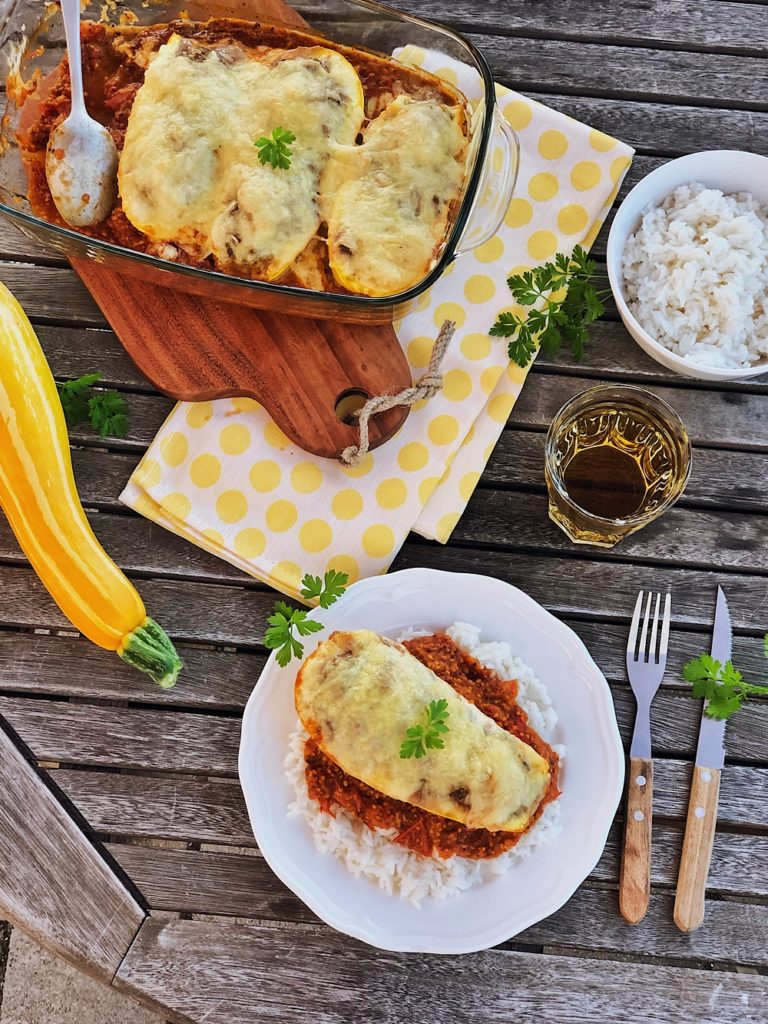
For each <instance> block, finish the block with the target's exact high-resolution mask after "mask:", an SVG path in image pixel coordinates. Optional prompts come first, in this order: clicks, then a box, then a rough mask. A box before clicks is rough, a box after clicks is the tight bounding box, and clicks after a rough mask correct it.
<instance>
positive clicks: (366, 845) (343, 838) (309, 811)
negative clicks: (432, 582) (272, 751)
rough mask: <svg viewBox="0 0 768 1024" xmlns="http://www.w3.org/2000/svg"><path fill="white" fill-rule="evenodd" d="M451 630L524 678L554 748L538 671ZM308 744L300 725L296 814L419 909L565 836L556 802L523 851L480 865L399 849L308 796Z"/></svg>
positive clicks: (467, 632) (460, 629)
mask: <svg viewBox="0 0 768 1024" xmlns="http://www.w3.org/2000/svg"><path fill="white" fill-rule="evenodd" d="M446 632H447V633H448V636H450V637H451V639H452V640H453V641H454V643H456V644H458V645H459V647H461V648H463V649H464V650H465V651H467V653H469V654H472V655H474V657H476V658H477V659H478V661H481V662H482V663H483V664H484V665H486V666H487V667H488V668H490V669H491V670H492V671H494V672H496V673H497V674H498V675H499V676H500V677H501V678H502V679H517V681H518V685H519V689H518V701H519V703H520V706H521V707H522V708H523V710H524V711H525V712H526V713H527V715H528V721H529V722H530V724H531V726H532V728H534V729H535V730H536V732H538V733H539V735H541V736H542V737H543V738H544V739H545V740H547V741H549V742H550V743H551V738H552V735H553V733H554V729H555V726H556V725H557V715H556V713H555V710H554V708H553V707H552V702H551V700H550V698H549V694H548V693H547V690H546V687H545V686H544V684H543V683H542V682H541V681H540V680H539V679H538V678H537V677H536V675H535V674H534V672H533V670H532V669H531V668H530V667H529V666H528V665H526V664H525V663H524V662H522V661H521V660H520V659H519V658H516V657H514V656H513V654H512V651H511V650H510V647H509V644H506V643H499V642H490V643H482V642H481V641H480V629H479V628H478V627H477V626H470V625H468V624H467V623H465V622H456V623H454V625H453V626H451V627H450V629H448V630H446ZM426 635H427V634H426V633H424V632H423V631H422V632H417V631H413V630H409V631H408V632H407V633H405V634H403V635H402V636H400V637H398V639H399V640H408V639H411V638H412V637H414V636H426ZM306 739H307V734H306V732H305V731H304V729H303V727H302V726H301V725H299V727H298V728H297V729H296V731H295V732H294V733H293V735H292V736H291V739H290V743H289V751H288V756H287V758H286V760H285V770H286V775H287V776H288V779H289V781H290V783H291V785H292V787H293V790H294V792H295V795H296V799H295V800H294V802H293V803H292V804H291V805H290V807H289V809H288V813H289V814H290V815H291V816H300V817H302V818H303V819H304V820H305V821H306V822H307V824H308V825H309V828H310V830H311V832H312V837H313V839H314V842H315V846H316V847H317V849H318V850H319V851H320V852H321V853H327V854H331V855H332V856H334V857H338V858H339V859H341V860H343V861H344V863H345V864H346V866H347V868H348V869H349V871H350V872H351V873H352V874H353V875H355V876H356V877H362V878H367V879H368V880H370V881H371V882H374V883H375V884H376V885H378V886H379V887H380V888H382V889H384V890H385V891H386V892H388V893H391V894H394V895H397V896H400V897H402V898H403V899H407V900H410V901H411V902H412V903H415V904H416V905H417V906H418V905H419V904H420V903H421V901H422V900H424V899H428V898H437V899H444V898H445V897H447V896H454V895H456V894H457V893H460V892H463V891H464V890H465V889H469V888H470V886H473V885H477V884H478V883H480V882H482V881H483V880H484V879H486V878H488V877H490V876H492V875H496V874H501V873H502V872H504V871H507V870H508V869H509V868H510V867H512V865H513V864H515V862H516V861H519V860H521V859H522V858H523V857H528V856H529V855H530V854H531V853H532V851H533V850H535V849H536V848H537V847H538V846H541V845H543V844H544V843H549V842H551V841H552V840H553V839H554V838H555V836H557V835H558V833H559V832H560V802H559V801H554V802H553V803H550V804H548V805H547V807H546V808H545V809H544V813H543V814H542V816H541V817H540V818H539V820H538V821H537V822H536V824H535V826H534V827H533V828H532V829H531V831H530V832H527V833H526V834H525V835H524V836H523V837H522V839H521V840H520V842H519V843H518V844H517V845H516V846H514V847H512V849H511V850H508V851H507V852H506V853H503V854H501V855H500V856H498V857H496V858H494V859H493V860H472V859H470V858H468V857H449V858H447V859H445V860H444V859H443V858H442V857H440V856H439V855H437V854H433V855H432V856H431V857H424V856H422V855H421V854H418V853H414V852H413V851H412V850H408V849H406V848H405V847H403V846H399V845H397V844H396V843H393V842H392V841H391V840H392V839H393V838H394V836H395V835H396V834H397V831H396V829H376V830H375V831H374V830H371V829H369V828H368V826H367V825H364V824H363V822H361V821H360V820H359V819H358V818H356V817H355V816H354V815H352V814H350V813H349V812H348V811H345V810H343V809H342V808H340V807H337V808H336V809H335V816H334V815H331V814H327V813H326V812H324V811H321V810H320V808H319V807H318V805H317V803H316V802H315V801H314V800H311V799H310V797H309V793H308V792H307V782H306V775H305V771H304V767H305V765H304V743H305V741H306ZM553 747H554V749H555V750H556V751H557V753H558V754H559V756H560V757H561V758H562V757H563V755H564V753H565V748H564V747H563V746H559V745H557V744H553Z"/></svg>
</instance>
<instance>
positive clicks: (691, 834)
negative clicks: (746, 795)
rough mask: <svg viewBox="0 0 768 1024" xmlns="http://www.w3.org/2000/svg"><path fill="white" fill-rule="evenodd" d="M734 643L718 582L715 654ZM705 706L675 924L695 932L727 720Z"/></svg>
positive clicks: (719, 656)
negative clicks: (714, 716)
mask: <svg viewBox="0 0 768 1024" xmlns="http://www.w3.org/2000/svg"><path fill="white" fill-rule="evenodd" d="M731 642H732V630H731V615H730V612H729V611H728V602H727V601H726V599H725V593H724V592H723V588H722V587H718V588H717V605H716V607H715V624H714V627H713V629H712V647H711V653H712V657H713V658H715V659H716V660H717V661H719V662H720V663H721V664H723V665H724V664H725V662H726V661H728V660H729V658H730V657H731ZM706 709H707V702H706V701H705V702H704V710H703V711H702V715H701V726H700V727H699V744H698V746H697V748H696V763H695V764H694V766H693V777H692V779H691V795H690V799H689V802H688V818H687V820H686V823H685V839H684V840H683V853H682V856H681V858H680V871H679V874H678V876H677V895H676V896H675V913H674V917H675V924H676V925H677V927H678V928H679V929H680V930H681V931H684V932H692V931H693V930H694V928H698V927H699V925H700V924H701V922H702V921H703V920H704V893H705V891H706V888H707V875H708V874H709V863H710V861H711V859H712V844H713V842H714V839H715V824H716V822H717V798H718V795H719V793H720V771H721V769H722V767H723V762H724V761H725V721H718V720H717V719H715V718H709V717H708V716H707V714H706Z"/></svg>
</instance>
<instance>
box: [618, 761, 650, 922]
mask: <svg viewBox="0 0 768 1024" xmlns="http://www.w3.org/2000/svg"><path fill="white" fill-rule="evenodd" d="M652 811H653V761H652V760H651V759H650V758H648V759H647V760H646V759H645V758H642V757H631V758H630V759H629V785H628V786H627V812H626V815H625V818H624V849H623V852H622V857H621V875H620V877H619V910H620V911H621V916H622V917H623V918H624V919H625V920H627V921H629V923H630V924H637V923H638V921H642V919H643V918H644V917H645V912H646V910H647V909H648V900H649V899H650V895H651V819H652Z"/></svg>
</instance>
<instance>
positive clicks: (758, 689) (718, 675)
mask: <svg viewBox="0 0 768 1024" xmlns="http://www.w3.org/2000/svg"><path fill="white" fill-rule="evenodd" d="M763 650H764V653H765V656H766V658H768V633H766V635H765V637H764V638H763ZM683 679H685V680H686V681H687V682H689V683H691V684H692V687H691V695H692V696H693V697H699V698H702V699H703V700H706V701H707V706H706V708H705V709H704V713H705V714H706V715H707V716H708V717H709V718H716V719H719V720H720V721H724V720H725V719H727V718H730V717H731V715H733V714H735V713H736V712H737V711H738V710H739V709H740V708H741V707H742V705H743V704H744V703H745V702H746V701H747V700H748V699H749V697H751V696H764V697H768V686H758V685H757V684H755V683H748V682H746V680H745V679H744V677H743V676H742V674H741V672H739V670H738V669H737V668H736V667H735V666H734V664H733V662H732V661H730V660H729V661H726V663H725V664H724V665H723V664H722V662H720V661H718V660H717V659H716V658H713V657H712V656H711V655H710V654H700V655H699V656H698V658H692V659H691V661H689V662H687V663H686V664H685V665H684V666H683Z"/></svg>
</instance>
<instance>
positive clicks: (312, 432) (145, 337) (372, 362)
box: [71, 259, 411, 459]
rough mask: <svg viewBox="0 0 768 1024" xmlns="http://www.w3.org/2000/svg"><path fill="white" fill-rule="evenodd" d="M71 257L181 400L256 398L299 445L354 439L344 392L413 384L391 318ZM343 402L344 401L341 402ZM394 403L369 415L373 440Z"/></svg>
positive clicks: (337, 448) (397, 422)
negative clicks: (292, 308)
mask: <svg viewBox="0 0 768 1024" xmlns="http://www.w3.org/2000/svg"><path fill="white" fill-rule="evenodd" d="M71 262H72V265H73V267H74V268H75V270H76V271H77V273H78V274H79V275H80V277H81V278H82V280H83V282H84V283H85V285H86V287H87V288H88V290H89V291H90V293H91V295H92V296H93V297H94V299H95V300H96V302H97V303H98V304H99V306H100V307H101V310H102V312H103V313H104V316H105V317H106V318H107V320H108V321H109V324H110V326H111V327H112V329H113V330H114V332H115V334H116V335H117V336H118V338H119V339H120V341H121V342H122V344H123V346H124V348H125V350H126V351H127V352H128V355H129V356H130V357H131V358H132V359H133V361H134V362H135V363H136V365H137V366H138V368H139V369H140V370H141V372H142V373H143V374H145V376H146V377H147V378H148V379H149V380H150V381H151V382H152V383H153V384H154V385H155V387H156V388H157V389H158V390H159V391H162V392H163V393H164V394H166V395H169V396H170V397H171V398H175V399H177V400H179V401H187V402H203V401H208V400H210V399H215V398H230V397H235V396H238V397H244V398H253V399H254V400H255V401H257V402H259V403H260V404H261V405H263V406H264V408H265V409H266V410H267V412H268V413H269V415H270V416H271V417H272V419H273V420H274V421H275V422H276V423H277V425H278V426H279V427H280V429H281V430H282V431H283V433H284V434H286V435H287V437H289V438H290V440H291V441H293V442H294V443H295V444H296V445H298V446H299V447H300V448H303V449H304V451H307V452H310V453H311V454H313V455H320V456H322V457H324V458H329V459H332V458H338V457H339V455H340V454H341V452H343V451H344V449H345V448H347V447H349V446H350V445H354V444H357V441H358V430H357V427H356V426H354V424H353V422H344V418H343V417H344V412H345V410H344V408H343V407H342V409H340V410H339V412H337V406H338V405H339V402H340V400H341V399H344V398H348V397H349V396H350V394H352V395H356V396H359V399H360V400H361V401H362V400H365V399H367V398H371V397H372V396H374V395H381V394H392V393H395V392H397V391H401V390H402V389H403V388H406V387H410V385H411V373H410V368H409V366H408V361H407V359H406V358H405V354H404V353H403V349H402V346H401V345H400V342H399V341H398V338H397V335H396V334H395V332H394V329H393V328H392V326H391V325H389V324H370V325H369V324H346V323H338V322H336V321H331V320H308V319H306V318H303V317H292V316H285V315H283V314H278V313H268V312H265V311H263V310H255V309H250V308H248V307H244V306H237V305H235V304H233V303H229V302H216V301H214V300H212V299H206V298H200V297H197V296H192V295H188V294H186V293H185V292H180V291H175V290H173V289H170V288H161V287H159V286H157V285H154V284H151V283H150V282H149V281H146V280H139V279H134V278H124V277H122V276H121V275H119V274H116V273H115V272H114V271H112V270H107V269H106V268H104V267H103V266H100V265H99V264H97V263H96V262H94V261H92V260H87V259H73V260H72V261H71ZM347 404H348V403H344V405H347ZM408 412H409V410H408V408H407V407H404V406H399V407H397V408H394V409H389V410H387V411H385V412H382V413H379V414H378V415H376V416H375V417H373V418H372V419H371V421H370V439H371V443H370V447H371V448H376V447H378V446H379V445H380V444H383V443H384V441H386V440H388V439H389V438H390V437H392V435H393V434H395V433H396V432H397V431H398V430H399V429H400V427H401V426H402V425H403V423H404V422H405V420H406V418H407V416H408Z"/></svg>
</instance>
